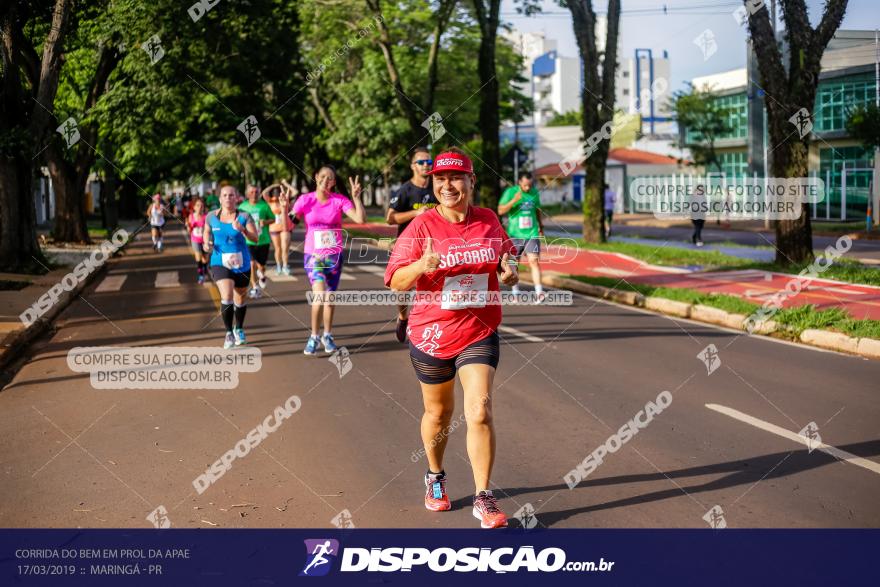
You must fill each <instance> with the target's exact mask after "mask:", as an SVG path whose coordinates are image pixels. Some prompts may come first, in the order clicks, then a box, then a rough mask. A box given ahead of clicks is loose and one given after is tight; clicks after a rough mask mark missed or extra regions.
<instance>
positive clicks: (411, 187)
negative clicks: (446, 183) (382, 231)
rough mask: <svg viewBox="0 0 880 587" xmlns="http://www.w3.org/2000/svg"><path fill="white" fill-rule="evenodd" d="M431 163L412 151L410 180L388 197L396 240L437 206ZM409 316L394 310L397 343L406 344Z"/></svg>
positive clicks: (424, 153) (389, 219)
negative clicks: (413, 223)
mask: <svg viewBox="0 0 880 587" xmlns="http://www.w3.org/2000/svg"><path fill="white" fill-rule="evenodd" d="M433 163H434V162H433V160H432V159H431V153H429V152H428V150H427V149H424V148H418V149H416V150H415V151H413V154H412V158H411V159H410V168H411V169H412V173H413V175H412V178H411V179H410V180H409V181H407V182H406V183H405V184H403V185H402V186H400V189H399V190H397V191H396V192H395V193H394V194H393V195H392V196H391V201H390V202H389V206H388V213H387V214H386V216H385V220H386V222H388V224H396V225H397V236H400V235H401V234H403V231H404V230H405V229H406V227H407V226H408V225H409V223H410V222H411V221H412V219H413V218H415V217H416V216H418V215H419V214H422V213H424V212H426V211H427V210H430V209H431V208H433V207H434V206H436V205H437V198H435V197H434V190H433V188H432V186H431V176H430V175H428V172H429V171H431V165H432V164H433ZM408 314H409V306H397V329H396V331H395V335H396V336H397V340H398V341H400V342H406V327H407V321H408V318H409V316H408Z"/></svg>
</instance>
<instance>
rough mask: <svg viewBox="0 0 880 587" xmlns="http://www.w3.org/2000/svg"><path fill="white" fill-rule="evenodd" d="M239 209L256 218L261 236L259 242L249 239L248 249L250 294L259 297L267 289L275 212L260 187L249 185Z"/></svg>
mask: <svg viewBox="0 0 880 587" xmlns="http://www.w3.org/2000/svg"><path fill="white" fill-rule="evenodd" d="M238 209H239V210H241V211H242V212H244V213H245V214H248V215H249V216H250V217H251V218H253V220H254V224H255V225H256V227H257V230H259V231H260V238H259V239H258V240H257V242H253V241H250V240H249V241H247V246H248V250H249V251H250V253H251V261H252V262H251V289H250V291H249V292H248V296H249V297H251V298H259V297H261V296H262V295H263V290H264V289H266V260H267V259H268V258H269V243H270V242H271V240H272V239H271V238H270V237H269V225H270V224H272V223H273V222H275V214H273V213H272V208H270V207H269V204H267V203H266V202H265V200H263V199H261V198H260V189H259V188H258V187H257V186H255V185H252V186H248V189H247V201H245V202H242V203H241V204H239V206H238Z"/></svg>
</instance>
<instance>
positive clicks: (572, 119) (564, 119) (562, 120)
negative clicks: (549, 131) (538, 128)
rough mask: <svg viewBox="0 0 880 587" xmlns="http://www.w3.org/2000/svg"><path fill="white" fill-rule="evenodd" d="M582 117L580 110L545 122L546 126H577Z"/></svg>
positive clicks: (570, 111)
mask: <svg viewBox="0 0 880 587" xmlns="http://www.w3.org/2000/svg"><path fill="white" fill-rule="evenodd" d="M583 119H584V115H583V113H582V112H581V111H580V110H569V111H568V112H565V113H563V114H557V115H556V116H554V117H553V118H551V119H550V120H549V121H548V122H547V126H579V125H580V124H581V121H583Z"/></svg>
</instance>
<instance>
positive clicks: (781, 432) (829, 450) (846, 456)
mask: <svg viewBox="0 0 880 587" xmlns="http://www.w3.org/2000/svg"><path fill="white" fill-rule="evenodd" d="M706 407H707V408H709V409H710V410H714V411H716V412H719V413H721V414H724V415H726V416H730V417H731V418H734V419H735V420H739V421H740V422H745V423H746V424H751V425H752V426H754V427H755V428H760V429H761V430H765V431H767V432H772V433H773V434H776V435H777V436H781V437H783V438H787V439H789V440H793V441H795V442H799V443H801V444H803V445H806V446H809V441H808V440H807V438H805V437H804V436H801V435H800V434H797V433H795V432H792V431H790V430H786V429H785V428H782V427H781V426H777V425H776V424H771V423H770V422H765V421H764V420H759V419H758V418H755V417H753V416H749V415H748V414H744V413H742V412H740V411H739V410H734V409H733V408H728V407H725V406H720V405H718V404H706ZM814 444H815V445H816V446H815V448H816V449H818V450H821V451H822V452H824V453H826V454H829V455H831V456H832V457H834V458H836V459H840V460H841V461H846V462H848V463H852V464H853V465H856V466H858V467H862V468H863V469H867V470H869V471H873V472H875V473H877V474H878V475H880V463H875V462H874V461H869V460H868V459H863V458H862V457H858V456H856V455H854V454H852V453H848V452H846V451H845V450H840V449H839V448H837V447H836V446H831V445H830V444H825V443H824V442H815V441H814Z"/></svg>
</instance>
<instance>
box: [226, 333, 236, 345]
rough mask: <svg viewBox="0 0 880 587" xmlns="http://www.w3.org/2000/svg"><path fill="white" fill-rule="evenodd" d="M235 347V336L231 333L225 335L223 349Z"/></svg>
mask: <svg viewBox="0 0 880 587" xmlns="http://www.w3.org/2000/svg"><path fill="white" fill-rule="evenodd" d="M234 346H235V335H234V334H232V333H231V332H227V333H226V339H225V340H224V341H223V348H224V349H231V348H233V347H234Z"/></svg>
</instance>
